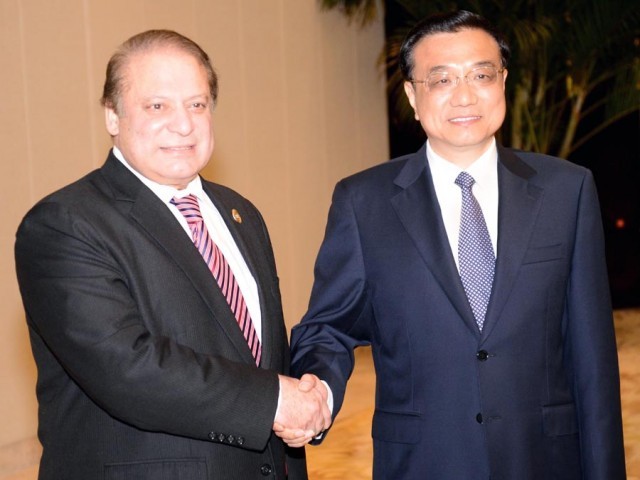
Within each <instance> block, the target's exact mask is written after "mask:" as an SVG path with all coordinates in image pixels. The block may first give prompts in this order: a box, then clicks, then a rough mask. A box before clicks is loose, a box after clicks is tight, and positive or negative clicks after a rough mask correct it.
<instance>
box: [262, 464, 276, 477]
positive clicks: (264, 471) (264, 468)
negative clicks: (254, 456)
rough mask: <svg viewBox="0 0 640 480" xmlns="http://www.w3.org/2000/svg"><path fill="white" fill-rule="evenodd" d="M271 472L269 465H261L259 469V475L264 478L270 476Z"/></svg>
mask: <svg viewBox="0 0 640 480" xmlns="http://www.w3.org/2000/svg"><path fill="white" fill-rule="evenodd" d="M272 471H273V468H271V465H269V464H268V463H265V464H264V465H262V466H261V467H260V473H261V474H262V475H264V476H265V477H266V476H267V475H271V472H272Z"/></svg>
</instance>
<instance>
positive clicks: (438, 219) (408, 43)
mask: <svg viewBox="0 0 640 480" xmlns="http://www.w3.org/2000/svg"><path fill="white" fill-rule="evenodd" d="M400 55H401V65H402V71H403V73H404V75H405V78H406V81H405V84H404V87H405V92H406V94H407V97H408V99H409V102H410V103H411V106H412V107H413V110H414V111H415V117H416V119H417V120H418V121H419V122H420V124H421V125H422V127H423V129H424V131H425V132H426V134H427V136H428V140H427V142H426V144H425V145H424V147H423V148H422V149H420V150H419V151H418V152H416V153H414V154H411V155H406V156H403V157H401V158H397V159H395V160H393V161H390V162H387V163H385V164H382V165H379V166H376V167H373V168H370V169H368V170H366V171H364V172H361V173H358V174H356V175H353V176H351V177H349V178H346V179H344V180H342V181H341V182H339V183H338V185H337V186H336V189H335V192H334V196H333V202H332V206H331V209H330V212H329V220H328V224H327V229H326V235H325V238H324V242H323V244H322V246H321V249H320V252H319V255H318V259H317V263H316V267H315V284H314V287H313V291H312V295H311V300H310V305H309V310H308V312H307V314H306V315H305V317H304V318H303V320H302V322H301V323H300V324H299V325H297V326H296V327H294V329H293V332H292V338H291V343H292V370H293V372H294V373H295V374H298V375H301V374H303V373H307V372H312V373H314V374H316V375H317V376H318V377H319V378H320V379H322V380H323V381H325V382H326V383H327V384H328V386H329V387H330V389H331V392H332V396H333V415H334V417H335V415H336V414H337V413H338V411H339V410H340V407H341V404H342V401H343V398H344V393H345V388H346V383H347V380H348V378H349V376H350V374H351V371H352V369H353V362H354V356H353V350H354V348H356V347H358V346H362V345H371V347H372V352H373V359H374V365H375V369H376V374H377V385H376V407H375V413H374V417H373V428H372V436H373V442H374V465H373V474H374V478H375V479H378V480H382V479H388V480H403V479H407V480H414V479H421V480H423V479H428V480H432V479H433V480H471V479H473V480H488V479H491V480H578V479H592V480H620V479H623V478H625V465H624V451H623V441H622V427H621V413H620V395H619V376H618V364H617V354H616V343H615V336H614V329H613V322H612V311H611V305H610V299H609V289H608V285H607V273H606V267H605V260H604V250H603V232H602V227H601V218H600V211H599V206H598V200H597V196H596V189H595V186H594V182H593V179H592V176H591V173H590V172H589V171H588V170H586V169H584V168H582V167H579V166H576V165H573V164H571V163H569V162H567V161H565V160H561V159H557V158H553V157H550V156H546V155H541V154H534V153H525V152H520V151H514V150H510V149H507V148H503V147H502V146H501V145H498V144H497V143H496V140H495V137H494V134H495V132H496V131H497V130H498V129H499V128H500V126H501V124H502V122H503V120H504V116H505V95H504V92H505V85H506V83H505V82H506V79H507V61H508V58H509V49H508V46H507V45H506V43H505V42H504V40H503V39H502V37H501V36H500V34H499V33H498V32H497V31H496V30H495V29H494V28H493V27H492V26H491V25H490V24H489V23H487V21H486V20H485V19H483V18H482V17H479V16H477V15H475V14H472V13H469V12H464V11H459V12H455V13H449V14H444V15H439V16H435V17H431V18H428V19H426V20H423V21H422V22H421V23H419V24H418V25H417V26H416V27H414V29H413V30H412V31H411V32H410V33H409V35H408V36H407V38H406V39H405V42H404V44H403V47H402V50H401V54H400ZM463 172H464V173H463ZM465 178H466V179H469V178H471V179H472V180H471V183H470V184H469V185H472V187H470V188H471V192H472V194H467V197H466V198H465V197H464V195H465V194H464V193H463V189H462V187H461V185H459V184H458V182H461V181H462V180H460V179H465ZM467 188H469V187H467ZM468 209H471V210H472V211H473V212H475V213H473V214H471V213H469V211H470V210H468ZM470 217H473V222H474V225H475V226H474V227H473V228H472V231H473V232H482V233H478V236H477V237H475V240H474V241H473V242H469V236H468V234H467V233H465V231H464V230H465V228H467V227H468V226H467V222H468V221H469V218H470ZM469 247H471V250H469ZM483 258H488V259H489V261H488V262H485V261H484V260H482V259H483ZM485 263H487V264H488V265H489V267H490V268H489V269H488V271H486V272H485V271H481V269H480V268H479V267H480V265H481V264H482V265H484V264H485ZM465 269H466V270H465ZM476 281H477V283H478V284H477V285H475V286H474V282H476ZM484 287H487V288H486V289H485V290H484V291H483V288H484ZM284 436H285V438H287V437H286V435H284ZM308 439H309V438H308V437H307V438H304V439H302V438H300V437H296V438H294V435H293V434H291V435H290V436H289V437H288V441H291V442H292V443H295V442H301V441H304V440H308ZM315 441H316V442H318V441H321V438H320V439H319V440H318V439H316V440H315Z"/></svg>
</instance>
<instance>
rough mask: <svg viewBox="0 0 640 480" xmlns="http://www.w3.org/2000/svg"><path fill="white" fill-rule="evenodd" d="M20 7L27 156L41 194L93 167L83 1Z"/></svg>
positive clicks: (24, 3)
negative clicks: (88, 126)
mask: <svg viewBox="0 0 640 480" xmlns="http://www.w3.org/2000/svg"><path fill="white" fill-rule="evenodd" d="M21 8H22V16H23V18H22V20H21V22H22V25H23V35H24V45H23V50H22V54H23V55H24V59H23V62H24V65H25V67H24V68H25V78H26V91H25V102H26V111H27V116H28V118H29V142H30V153H31V155H30V158H29V161H30V162H32V163H33V168H32V171H33V187H34V189H33V193H34V195H35V198H39V197H41V196H42V195H45V194H47V193H49V192H51V191H53V190H55V189H57V188H59V187H60V186H61V185H64V184H65V183H68V182H69V181H71V180H73V179H76V178H78V177H79V176H80V175H82V174H84V173H85V172H86V171H87V170H88V169H89V168H90V167H91V159H90V158H88V157H87V152H88V151H90V143H89V138H88V136H87V133H86V125H87V124H88V123H89V109H88V108H87V98H88V85H87V72H88V70H87V62H86V59H87V55H86V47H87V46H86V44H85V38H84V16H83V10H82V1H81V0H68V1H44V0H42V1H30V2H26V1H23V2H21ZM52 165H55V166H57V167H63V168H51V166H52ZM35 198H34V200H35Z"/></svg>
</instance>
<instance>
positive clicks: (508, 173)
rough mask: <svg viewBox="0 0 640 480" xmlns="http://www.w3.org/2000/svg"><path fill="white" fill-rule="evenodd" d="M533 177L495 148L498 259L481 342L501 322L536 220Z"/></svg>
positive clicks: (537, 194) (509, 153)
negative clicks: (501, 315) (496, 153)
mask: <svg viewBox="0 0 640 480" xmlns="http://www.w3.org/2000/svg"><path fill="white" fill-rule="evenodd" d="M536 175H537V172H536V170H535V169H533V168H532V167H531V166H530V165H528V164H527V163H525V162H524V161H523V160H522V159H521V158H520V157H518V156H517V154H516V153H514V151H513V150H509V149H506V148H504V147H499V148H498V188H499V192H500V193H499V194H500V200H499V206H498V255H497V259H496V273H495V277H494V278H495V279H494V284H493V291H492V294H491V301H490V302H489V307H488V309H487V315H486V319H485V324H484V329H483V332H482V333H483V335H482V336H483V338H486V337H487V336H488V335H489V334H490V333H491V331H492V329H493V328H494V327H495V325H496V323H497V321H498V319H499V318H500V313H501V312H502V309H503V308H504V305H505V303H506V301H507V299H508V298H509V294H510V293H511V289H512V287H513V285H514V284H515V280H516V276H517V275H518V272H519V270H520V267H521V265H522V261H523V258H524V254H525V252H526V251H527V248H528V246H529V239H530V238H531V235H532V233H533V230H534V227H535V225H536V222H537V219H538V214H539V211H540V206H541V204H542V198H543V194H544V190H543V188H542V187H540V186H539V185H537V184H536V183H535V182H534V181H533V180H534V178H535V176H536Z"/></svg>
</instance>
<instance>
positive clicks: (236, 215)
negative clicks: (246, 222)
mask: <svg viewBox="0 0 640 480" xmlns="http://www.w3.org/2000/svg"><path fill="white" fill-rule="evenodd" d="M231 216H232V217H233V219H234V220H235V221H236V222H238V223H242V217H241V216H240V213H238V210H236V209H235V208H233V209H231Z"/></svg>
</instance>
